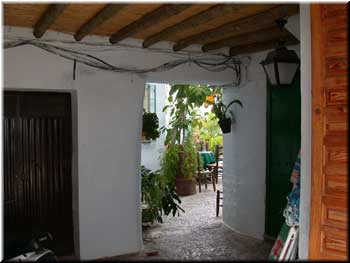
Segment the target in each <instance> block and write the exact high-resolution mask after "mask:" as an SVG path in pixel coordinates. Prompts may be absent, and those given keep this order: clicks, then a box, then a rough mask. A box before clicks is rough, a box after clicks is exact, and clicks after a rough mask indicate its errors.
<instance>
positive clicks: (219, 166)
mask: <svg viewBox="0 0 350 263" xmlns="http://www.w3.org/2000/svg"><path fill="white" fill-rule="evenodd" d="M220 148H221V149H220ZM208 167H210V168H211V169H212V170H213V172H214V177H215V181H216V183H218V178H219V175H221V177H222V172H223V168H224V166H223V158H222V146H220V145H215V163H210V164H208Z"/></svg>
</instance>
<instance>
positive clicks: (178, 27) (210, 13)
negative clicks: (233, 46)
mask: <svg viewBox="0 0 350 263" xmlns="http://www.w3.org/2000/svg"><path fill="white" fill-rule="evenodd" d="M246 6H247V4H218V5H215V6H213V7H211V8H209V9H207V10H204V11H202V12H201V13H199V14H196V15H194V16H191V17H189V18H187V19H185V20H184V21H182V22H180V23H177V24H175V25H173V26H170V27H168V28H166V29H164V30H163V31H161V32H159V33H156V34H154V35H152V36H150V37H148V38H146V39H145V40H144V41H143V47H144V48H147V47H149V46H151V45H153V44H155V43H157V42H159V41H162V40H164V39H167V38H168V37H169V36H171V35H174V34H176V33H178V32H182V31H184V30H187V29H189V28H196V27H197V26H198V25H199V24H203V23H206V22H208V21H209V20H212V19H215V18H217V17H220V16H224V15H226V14H229V13H231V12H239V11H240V10H241V9H242V8H245V7H246Z"/></svg>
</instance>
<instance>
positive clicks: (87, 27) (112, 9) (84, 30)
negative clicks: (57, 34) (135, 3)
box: [74, 4, 128, 41]
mask: <svg viewBox="0 0 350 263" xmlns="http://www.w3.org/2000/svg"><path fill="white" fill-rule="evenodd" d="M127 5H128V4H107V5H106V6H105V7H104V8H102V9H101V10H100V11H99V12H98V13H97V14H96V15H95V16H94V17H92V18H91V19H90V20H89V21H87V22H86V23H85V24H84V25H82V26H81V27H80V28H79V30H78V31H77V32H76V33H75V35H74V38H75V40H76V41H80V40H82V39H83V38H84V37H86V36H87V35H88V34H89V33H90V32H91V31H93V30H94V29H95V28H96V27H98V26H99V25H101V24H102V23H103V22H104V21H106V20H107V19H109V18H111V17H112V16H114V15H115V14H117V13H118V12H119V11H121V10H122V9H124V7H126V6H127Z"/></svg>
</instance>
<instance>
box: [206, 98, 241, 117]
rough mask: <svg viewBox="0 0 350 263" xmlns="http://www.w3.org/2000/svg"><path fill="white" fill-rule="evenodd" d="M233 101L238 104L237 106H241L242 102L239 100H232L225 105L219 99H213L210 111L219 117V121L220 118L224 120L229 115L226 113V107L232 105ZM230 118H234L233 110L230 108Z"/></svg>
mask: <svg viewBox="0 0 350 263" xmlns="http://www.w3.org/2000/svg"><path fill="white" fill-rule="evenodd" d="M234 103H236V104H238V105H239V106H241V107H242V108H243V104H242V102H241V101H240V100H233V101H231V102H230V103H229V104H227V105H225V104H224V103H223V102H222V101H221V99H219V100H217V101H215V102H214V103H213V108H212V112H213V113H214V114H215V115H216V117H217V118H218V119H219V121H221V120H226V119H228V118H229V117H228V116H227V115H226V113H227V111H228V109H229V108H230V106H231V105H233V104H234ZM230 113H231V116H232V119H234V115H233V112H232V111H231V110H230Z"/></svg>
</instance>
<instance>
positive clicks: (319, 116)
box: [309, 4, 348, 260]
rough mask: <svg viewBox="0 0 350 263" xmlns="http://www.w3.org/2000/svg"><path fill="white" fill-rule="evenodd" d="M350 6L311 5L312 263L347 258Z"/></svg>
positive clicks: (310, 244) (310, 256)
mask: <svg viewBox="0 0 350 263" xmlns="http://www.w3.org/2000/svg"><path fill="white" fill-rule="evenodd" d="M347 20H348V15H347V5H346V4H312V5H311V33H312V107H313V115H312V124H313V125H312V127H313V130H312V177H311V219H310V239H309V259H311V260H327V259H330V260H345V259H347V258H348V249H347V239H348V228H347V222H348V215H347V212H348V210H347V202H348V197H347V195H348V178H347V177H348V169H347V163H348V148H347V145H348V144H347V140H348V139H347V134H348V105H347V101H348V86H347V78H348V64H347V60H348V58H347V56H348V54H347V41H348V40H347V39H348V38H347V37H348V36H347Z"/></svg>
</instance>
